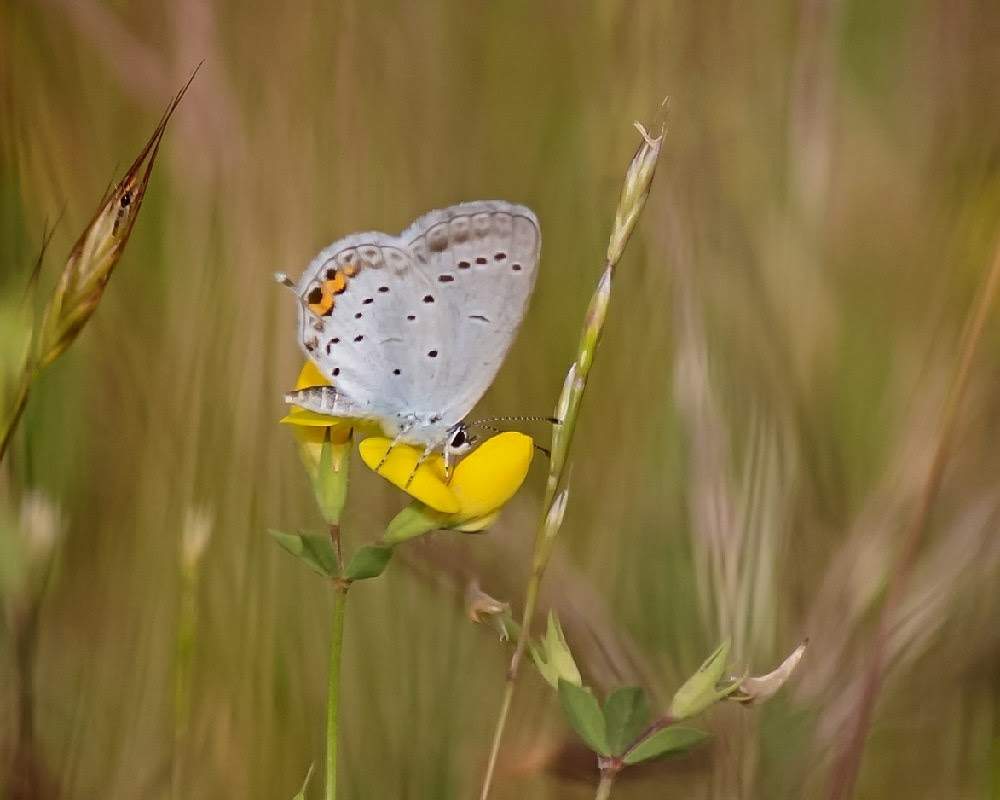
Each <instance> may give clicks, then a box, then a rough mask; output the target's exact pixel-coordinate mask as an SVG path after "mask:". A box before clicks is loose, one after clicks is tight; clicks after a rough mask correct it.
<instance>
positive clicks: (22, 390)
mask: <svg viewBox="0 0 1000 800" xmlns="http://www.w3.org/2000/svg"><path fill="white" fill-rule="evenodd" d="M34 377H35V372H34V370H32V369H30V368H27V367H26V368H25V370H24V374H23V375H22V376H21V384H20V385H19V386H18V387H17V396H16V397H15V399H14V404H13V405H12V406H11V411H10V414H8V415H7V416H6V418H5V419H4V421H3V428H2V429H0V431H2V433H0V461H3V459H4V456H5V455H7V448H8V447H9V446H10V440H11V439H13V438H14V431H15V430H17V423H18V422H20V421H21V415H22V414H23V413H24V409H25V407H26V406H27V405H28V394H29V393H30V391H31V382H32V380H33V379H34Z"/></svg>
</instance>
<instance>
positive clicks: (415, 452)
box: [358, 436, 471, 514]
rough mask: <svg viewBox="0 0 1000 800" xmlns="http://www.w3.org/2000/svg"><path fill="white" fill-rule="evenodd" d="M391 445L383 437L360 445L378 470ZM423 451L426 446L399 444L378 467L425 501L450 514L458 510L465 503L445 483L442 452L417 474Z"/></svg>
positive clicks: (388, 477)
mask: <svg viewBox="0 0 1000 800" xmlns="http://www.w3.org/2000/svg"><path fill="white" fill-rule="evenodd" d="M391 444H392V442H391V440H389V439H386V438H385V437H382V436H373V437H371V438H370V439H365V440H364V441H363V442H362V443H361V444H360V445H359V446H358V450H359V451H360V453H361V460H362V461H364V462H365V464H367V465H368V467H369V469H373V470H374V469H375V468H376V467H378V465H379V462H380V461H382V459H383V458H385V454H386V452H388V450H389V447H390V445H391ZM422 453H423V448H418V447H414V446H413V445H409V444H397V445H396V446H395V447H393V448H392V452H391V453H389V456H388V458H385V463H384V464H382V467H381V469H379V470H378V474H379V475H381V476H382V477H383V478H385V479H386V480H387V481H389V482H390V483H393V484H395V485H396V486H398V487H399V488H400V489H402V490H403V491H404V492H406V493H407V494H409V495H411V496H413V497H415V498H416V499H417V500H419V501H420V502H421V503H424V504H425V505H428V506H430V507H431V508H433V509H435V510H437V511H443V512H444V513H446V514H454V513H456V512H458V511H459V509H460V508H461V506H460V505H459V501H458V499H457V498H456V497H455V495H454V494H453V493H452V491H451V489H449V488H448V485H447V484H446V483H445V482H444V459H443V458H442V457H441V456H440V455H438V454H437V453H435V454H434V455H432V456H431V457H430V458H428V459H427V460H426V461H425V462H424V463H423V464H421V465H420V468H419V469H418V470H417V472H416V474H415V475H413V468H414V467H415V466H416V464H417V461H418V460H419V459H420V456H421V454H422ZM470 457H471V456H470ZM410 475H413V480H412V481H410V485H409V486H407V485H406V482H407V481H408V480H409V479H410Z"/></svg>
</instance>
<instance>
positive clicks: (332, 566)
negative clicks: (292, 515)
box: [268, 529, 337, 578]
mask: <svg viewBox="0 0 1000 800" xmlns="http://www.w3.org/2000/svg"><path fill="white" fill-rule="evenodd" d="M268 533H269V534H271V536H272V538H273V539H274V540H275V541H276V542H277V543H278V544H280V545H281V546H282V547H283V548H284V549H285V550H287V551H288V552H289V553H291V554H292V555H293V556H295V557H296V558H297V559H299V560H300V561H302V562H304V563H305V564H306V566H308V567H309V568H310V569H311V570H312V571H313V572H317V573H319V574H320V575H323V576H325V577H327V578H335V577H337V555H336V553H334V551H333V542H332V541H330V537H329V536H327V535H326V534H306V533H285V532H284V531H277V530H274V529H271V530H269V531H268Z"/></svg>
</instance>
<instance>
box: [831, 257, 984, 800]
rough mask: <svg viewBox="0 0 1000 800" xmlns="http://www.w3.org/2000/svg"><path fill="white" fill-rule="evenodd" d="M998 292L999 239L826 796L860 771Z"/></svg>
mask: <svg viewBox="0 0 1000 800" xmlns="http://www.w3.org/2000/svg"><path fill="white" fill-rule="evenodd" d="M998 291H1000V242H998V244H997V246H996V250H995V251H994V254H993V262H992V264H991V266H990V271H989V273H988V274H987V276H986V279H985V281H984V282H983V285H982V288H981V289H980V291H979V293H978V296H977V297H976V301H975V304H974V306H973V307H972V309H970V311H969V315H968V317H967V318H966V322H965V327H964V330H963V331H962V340H961V343H960V345H959V362H958V366H957V367H956V369H955V377H954V379H953V381H952V384H951V388H950V391H949V393H948V398H947V400H946V402H945V407H944V412H943V414H942V421H941V428H940V437H939V439H938V444H937V448H936V449H935V451H934V456H933V459H932V461H931V464H930V467H929V469H928V472H927V479H926V482H925V484H924V490H923V493H922V495H921V498H920V504H919V506H918V508H917V512H916V515H915V516H914V518H913V521H912V522H911V524H910V527H909V529H908V530H907V532H906V537H905V539H904V540H903V544H902V548H901V550H900V553H899V557H898V559H897V561H896V569H895V570H894V571H893V573H892V575H891V576H890V578H889V586H888V588H887V589H886V599H885V601H884V603H883V604H882V609H881V612H880V614H879V619H878V623H877V628H876V632H875V637H874V640H873V642H872V645H871V648H870V657H869V662H868V667H867V670H866V672H865V675H864V679H863V680H864V682H863V684H862V691H861V699H860V702H859V704H858V710H857V714H856V716H855V718H854V724H853V726H852V728H851V730H850V731H849V732H848V735H847V737H846V740H845V745H844V747H843V749H842V750H841V752H840V754H839V756H838V757H837V758H836V760H835V761H834V767H833V774H832V778H831V782H830V793H829V795H828V796H829V798H830V800H847V798H849V797H851V796H853V794H854V788H855V785H856V783H857V780H858V773H859V772H860V769H861V757H862V755H863V754H864V749H865V741H866V739H867V737H868V731H869V729H870V727H871V723H872V718H873V716H874V714H875V703H876V702H877V700H878V695H879V692H880V691H881V688H882V682H883V680H884V678H885V667H886V656H887V654H886V650H887V647H888V639H889V637H890V635H891V633H892V626H893V623H894V622H895V617H896V613H897V611H898V608H899V605H900V603H901V602H902V600H903V598H904V595H905V591H906V588H907V585H908V582H909V578H910V575H911V574H912V573H913V568H914V565H915V564H916V560H917V555H918V554H919V551H920V545H921V543H922V541H923V539H924V536H925V534H926V531H927V528H928V527H929V525H930V518H931V510H932V509H933V506H934V502H935V500H936V499H937V496H938V493H939V491H940V488H941V482H942V480H943V478H944V471H945V466H946V465H947V463H948V458H949V457H950V455H951V450H952V445H953V440H954V434H955V428H956V425H957V422H958V412H959V409H960V408H961V404H962V400H963V398H964V397H965V390H966V388H967V386H968V383H969V378H970V377H971V375H972V363H973V358H974V356H975V354H976V351H977V350H978V347H979V342H980V340H981V339H982V336H983V330H984V328H985V327H986V321H987V319H988V318H989V314H990V310H991V309H992V307H993V301H994V299H995V298H996V295H997V293H998Z"/></svg>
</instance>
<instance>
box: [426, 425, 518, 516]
mask: <svg viewBox="0 0 1000 800" xmlns="http://www.w3.org/2000/svg"><path fill="white" fill-rule="evenodd" d="M533 455H534V446H533V444H532V440H531V437H530V436H526V435H524V434H523V433H518V432H516V431H508V432H506V433H500V434H497V435H496V436H493V437H492V438H490V439H487V440H486V441H485V442H483V443H482V444H481V445H479V447H477V448H476V449H475V450H473V451H472V452H471V453H469V455H467V456H466V457H465V458H464V459H462V461H461V463H459V465H458V466H457V467H455V472H454V475H453V476H452V479H451V483H450V484H449V486H450V488H451V491H452V492H453V493H454V495H455V497H457V498H458V502H459V505H460V508H461V514H462V516H463V517H464V518H465V520H466V522H471V521H472V520H473V519H475V518H479V517H487V516H489V515H490V514H492V512H494V511H496V510H497V509H499V508H500V507H501V506H502V505H503V504H504V503H506V502H507V501H508V500H510V498H512V497H513V496H514V494H515V493H516V492H517V490H518V489H520V488H521V484H522V483H524V479H525V478H526V477H527V475H528V467H529V466H531V458H532V456H533ZM411 494H412V493H411ZM490 522H492V520H488V521H486V523H485V524H486V525H488V524H489V523H490ZM463 524H464V523H463ZM484 527H485V525H484Z"/></svg>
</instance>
